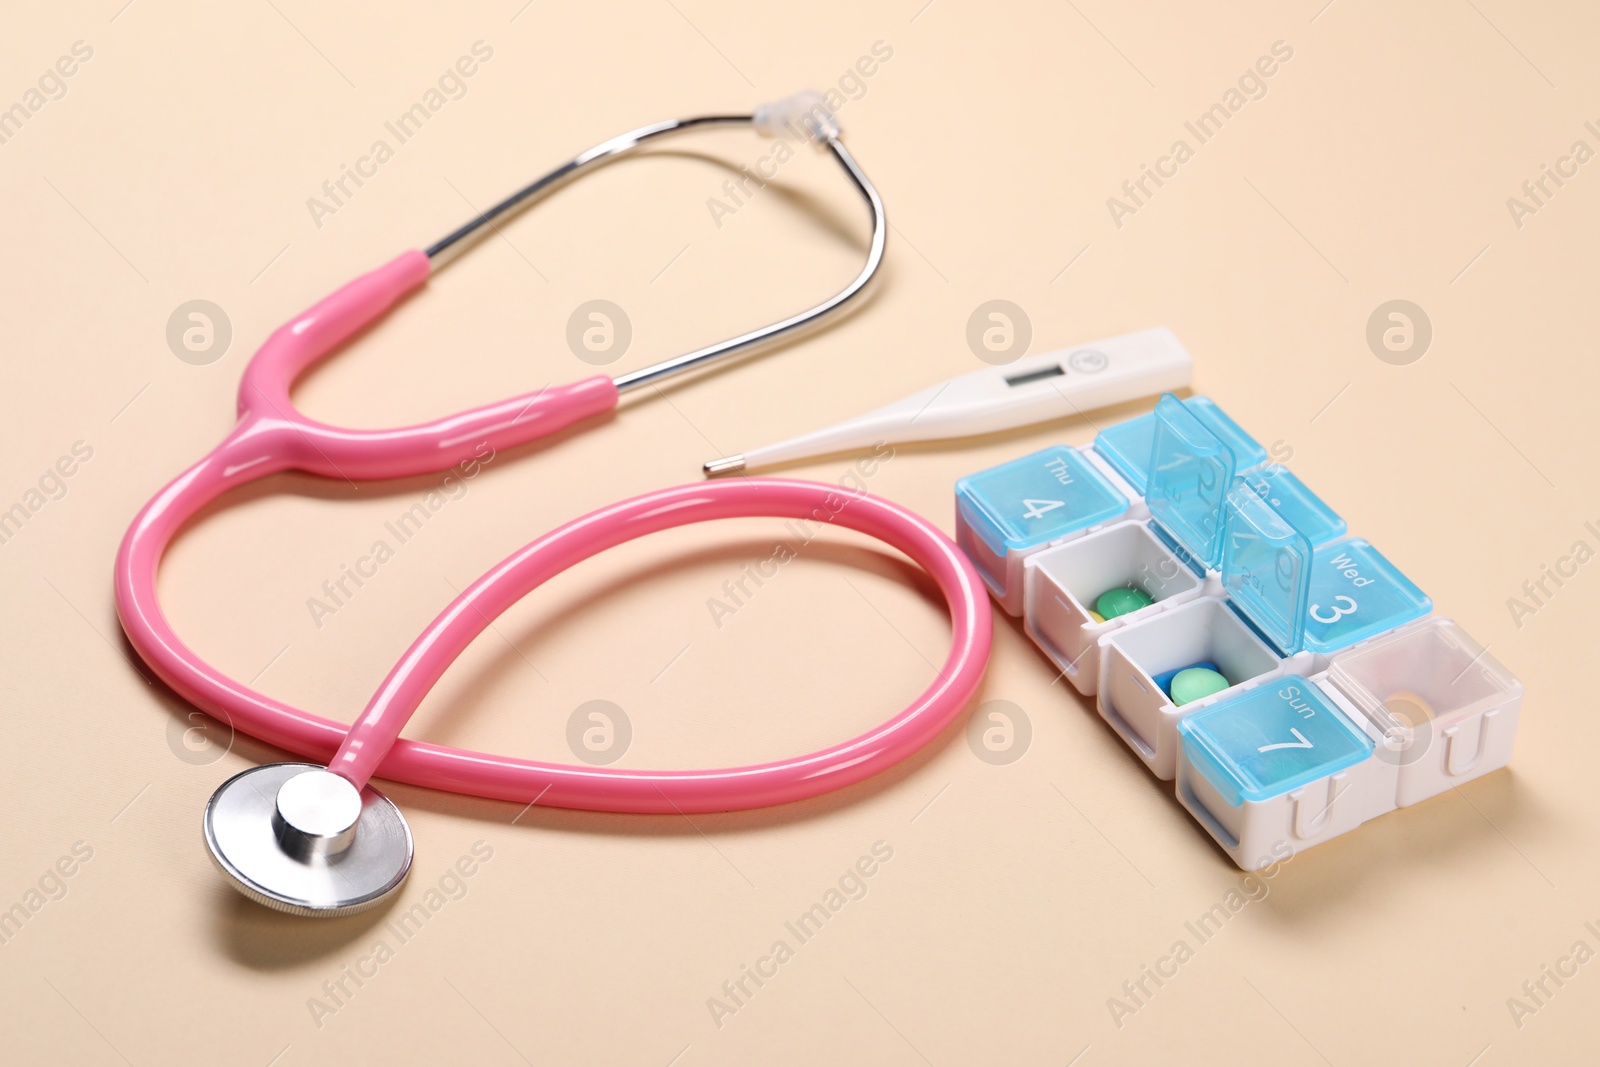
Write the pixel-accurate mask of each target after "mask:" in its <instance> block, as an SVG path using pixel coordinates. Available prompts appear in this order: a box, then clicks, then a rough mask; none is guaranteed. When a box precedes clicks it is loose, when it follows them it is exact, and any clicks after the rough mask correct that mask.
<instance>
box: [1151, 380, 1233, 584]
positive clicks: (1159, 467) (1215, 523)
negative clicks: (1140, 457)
mask: <svg viewBox="0 0 1600 1067" xmlns="http://www.w3.org/2000/svg"><path fill="white" fill-rule="evenodd" d="M1153 414H1154V416H1155V420H1156V423H1155V436H1154V438H1153V443H1152V444H1151V446H1150V475H1149V485H1148V488H1147V490H1146V492H1145V503H1146V504H1148V505H1149V507H1150V517H1151V518H1153V519H1154V520H1155V521H1156V522H1158V523H1160V524H1161V525H1162V526H1163V527H1165V528H1166V530H1167V532H1168V533H1169V534H1171V535H1172V537H1173V538H1174V539H1175V540H1176V541H1177V542H1178V543H1179V544H1180V545H1182V546H1183V547H1184V549H1185V550H1186V551H1187V552H1188V553H1189V554H1190V555H1191V556H1193V557H1194V558H1195V559H1197V560H1199V561H1200V562H1201V563H1203V564H1205V565H1206V566H1207V567H1215V566H1216V565H1217V564H1218V563H1219V562H1220V561H1221V555H1222V553H1221V548H1222V519H1223V501H1224V500H1225V499H1226V498H1227V495H1228V491H1229V490H1230V489H1232V488H1233V478H1234V474H1235V473H1236V472H1237V470H1238V460H1237V458H1236V457H1235V455H1234V451H1233V449H1232V447H1230V446H1229V445H1228V444H1227V442H1225V441H1223V440H1222V438H1220V437H1218V436H1217V435H1216V434H1215V433H1213V432H1212V431H1211V430H1210V429H1208V428H1207V427H1206V425H1205V423H1203V422H1201V421H1200V419H1199V418H1198V417H1197V416H1196V415H1195V413H1194V412H1192V411H1190V410H1189V409H1188V408H1187V407H1185V406H1184V405H1183V403H1182V402H1181V401H1180V400H1179V399H1178V398H1177V397H1175V396H1173V395H1172V394H1171V393H1164V394H1163V395H1162V397H1161V399H1160V400H1158V401H1156V409H1155V411H1154V412H1153Z"/></svg>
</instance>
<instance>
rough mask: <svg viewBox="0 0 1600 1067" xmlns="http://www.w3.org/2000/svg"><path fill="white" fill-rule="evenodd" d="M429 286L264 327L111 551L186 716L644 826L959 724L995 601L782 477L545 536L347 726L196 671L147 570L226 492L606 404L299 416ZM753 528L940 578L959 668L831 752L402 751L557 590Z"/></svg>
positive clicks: (900, 513) (758, 793)
mask: <svg viewBox="0 0 1600 1067" xmlns="http://www.w3.org/2000/svg"><path fill="white" fill-rule="evenodd" d="M428 273H429V260H428V257H427V256H426V255H425V254H424V253H422V252H407V253H404V254H403V255H401V256H399V257H398V258H396V259H395V260H393V261H392V262H390V263H389V264H387V265H385V266H383V267H380V268H379V269H377V270H375V271H373V272H371V273H369V274H366V275H363V276H362V277H360V278H357V279H356V280H354V281H352V282H350V283H349V284H348V285H346V286H344V287H343V288H342V289H340V290H338V291H337V292H335V293H333V294H332V295H330V296H328V297H327V298H326V299H324V300H322V301H321V302H320V303H318V304H316V305H315V306H314V307H312V308H311V309H310V310H308V311H306V312H305V313H304V314H302V315H300V316H299V317H297V318H295V319H294V320H292V321H291V322H289V323H287V324H285V325H284V326H282V327H280V328H279V329H278V330H277V331H275V332H274V333H273V334H272V336H271V337H269V338H268V339H267V341H266V343H265V344H264V345H262V347H261V349H260V350H259V351H258V352H257V353H256V355H255V356H254V357H253V358H252V359H251V361H250V363H249V365H248V366H247V367H246V369H245V372H244V376H243V378H242V380H241V382H240V386H239V404H238V415H239V421H238V423H237V425H235V427H234V429H233V431H232V432H231V433H229V434H228V436H227V437H226V438H225V439H224V440H223V441H222V443H221V444H219V445H218V446H217V447H216V448H215V449H213V450H212V451H211V452H210V453H209V454H208V455H206V456H205V457H204V458H203V459H201V460H200V461H199V462H198V463H196V464H195V465H194V466H192V467H190V468H189V469H188V470H186V471H184V472H183V473H182V474H180V475H179V476H178V477H177V478H175V479H174V480H173V481H172V482H171V483H170V484H168V485H167V486H166V487H165V488H163V489H162V490H161V491H160V492H158V493H157V494H156V495H155V496H154V497H153V498H152V499H151V500H150V502H149V503H147V504H146V505H145V506H144V508H143V509H141V510H140V512H139V514H138V515H137V516H136V517H135V518H134V521H133V524H132V525H131V526H130V527H129V529H128V531H127V533H126V535H125V536H124V538H123V541H122V545H121V548H120V549H119V551H118V553H117V561H116V601H117V612H118V615H119V616H120V618H121V620H122V626H123V629H124V631H125V632H126V633H127V635H128V639H129V641H130V642H132V644H133V646H134V648H135V649H136V650H137V651H138V653H139V655H140V656H141V657H143V659H144V660H145V662H146V663H148V664H149V665H150V666H151V668H152V669H154V670H155V672H156V673H157V674H158V675H159V676H160V677H161V678H162V680H163V681H165V682H166V683H167V684H168V685H169V686H171V687H172V688H173V689H174V690H175V691H176V692H177V693H178V694H179V695H181V696H182V697H183V698H184V699H185V700H187V701H189V702H190V703H192V704H194V705H195V706H196V707H198V708H200V709H202V710H204V711H206V712H208V713H210V714H211V715H213V716H216V717H218V718H220V719H223V720H225V721H227V722H228V723H230V724H231V725H232V726H233V727H234V728H235V729H238V730H242V731H243V732H245V733H247V734H249V735H251V736H253V737H256V738H258V739H260V740H262V741H265V742H267V743H269V744H272V745H275V746H277V747H279V748H283V749H287V750H289V751H290V752H293V753H295V754H296V755H298V756H302V757H305V758H308V759H314V760H317V761H319V762H326V763H327V765H328V766H329V768H330V769H331V770H333V771H334V772H336V773H338V774H340V775H342V776H343V777H345V778H346V779H348V780H349V781H350V782H351V783H353V784H354V785H355V786H356V787H357V788H360V787H363V786H365V785H366V784H367V781H368V780H369V779H370V778H372V777H374V776H379V777H383V778H387V779H390V780H393V781H400V782H407V783H410V784H412V785H418V786H425V787H428V788H432V789H441V790H445V791H448V792H455V793H464V794H469V795H473V796H480V797H486V798H491V799H496V800H509V801H516V802H519V803H531V802H534V801H537V802H539V803H540V804H544V805H548V806H553V807H566V808H582V809H590V810H596V811H623V812H640V813H670V812H680V813H687V812H703V811H730V810H736V809H742V808H754V807H761V806H765V805H769V804H780V803H784V802H787V801H791V800H799V799H802V798H805V797H810V796H815V795H817V794H819V793H824V792H827V791H829V790H833V789H838V788H841V787H843V786H847V785H850V784H853V783H855V782H858V781H861V780H862V779H864V778H867V777H869V776H871V775H873V774H876V773H877V772H879V771H881V770H883V769H885V768H886V767H888V766H890V765H892V764H893V763H895V762H897V761H899V760H902V759H904V758H906V757H907V756H909V755H910V754H911V753H913V752H915V751H916V750H917V749H919V748H920V747H922V746H923V745H925V744H927V743H928V742H929V741H930V740H932V739H933V738H934V737H935V736H937V735H938V734H939V733H940V732H941V731H942V730H943V729H944V728H945V727H946V726H948V725H949V724H950V723H951V722H952V721H953V720H954V719H956V718H957V717H958V716H959V715H960V714H961V712H962V711H963V710H964V709H965V707H966V705H967V702H968V701H969V699H970V698H971V696H972V694H973V693H974V691H975V690H976V689H977V686H978V683H979V681H980V680H981V679H982V676H983V671H984V667H985V665H986V663H987V661H988V655H989V645H990V639H991V627H992V620H991V616H990V611H989V604H988V597H987V593H986V591H985V589H984V586H983V584H982V582H981V580H980V579H979V577H978V575H977V572H976V571H975V570H974V569H973V567H972V564H971V563H970V562H969V561H968V560H967V559H966V557H965V556H964V555H963V554H962V553H961V551H960V550H959V549H958V548H957V547H956V546H955V544H954V543H953V542H951V541H950V539H949V538H948V537H946V536H945V535H944V534H943V533H942V532H941V531H940V530H939V529H938V528H937V527H935V526H933V525H932V524H931V523H929V522H928V521H927V520H925V519H923V518H921V517H919V516H917V515H915V514H913V513H912V512H910V511H907V510H906V509H904V508H902V507H899V506H898V505H895V504H892V503H890V502H888V501H886V500H882V499H879V498H877V497H873V496H869V495H864V494H863V495H854V494H850V493H848V492H846V491H845V490H843V489H841V488H840V487H839V486H836V485H826V484H821V483H816V482H805V481H798V480H792V479H778V478H748V479H742V480H738V481H729V482H707V483H702V484H695V485H685V486H679V487H676V488H672V489H663V490H659V491H657V492H652V493H645V494H643V495H641V496H636V497H633V498H632V499H630V500H625V501H622V502H620V503H617V504H613V505H611V506H609V507H605V508H601V509H599V510H598V511H594V512H591V513H590V514H588V515H585V516H583V517H581V518H578V519H574V520H573V521H571V522H568V523H566V524H565V525H562V526H560V527H558V528H556V529H555V530H552V531H551V532H549V533H547V534H545V535H544V536H543V537H540V538H538V539H537V540H535V541H533V542H532V543H530V544H529V545H527V546H526V547H524V548H522V549H520V550H518V551H517V552H514V553H513V554H512V555H510V556H508V557H507V558H506V559H505V560H503V561H501V562H500V563H499V564H498V565H497V566H495V567H494V568H493V569H492V570H490V571H489V572H488V573H487V574H485V575H484V576H483V577H481V578H479V579H478V580H477V581H476V582H474V583H472V585H471V586H469V587H468V588H467V589H466V590H465V591H464V592H462V593H461V595H460V596H458V597H456V599H455V600H453V601H452V602H451V603H450V605H449V606H448V607H446V608H445V610H444V611H443V612H442V613H441V614H440V615H439V616H438V617H437V618H436V619H434V621H433V622H432V623H431V624H429V626H428V627H427V629H426V630H424V631H423V633H422V634H421V636H419V637H418V638H417V639H416V641H415V642H413V643H412V645H411V647H410V648H409V649H408V650H407V651H406V653H405V655H404V656H403V657H402V658H401V659H400V661H399V662H398V663H397V664H396V665H395V666H394V668H393V669H392V670H391V671H390V672H389V674H388V676H387V677H386V678H385V679H384V681H383V684H382V685H381V686H380V687H379V688H378V691H377V693H376V694H375V695H374V696H373V698H372V700H371V701H370V702H369V703H368V705H367V707H366V710H365V711H363V712H362V714H361V716H360V718H359V719H357V720H356V722H355V724H354V725H353V726H350V727H348V728H347V727H346V726H344V725H343V724H341V723H339V722H336V721H334V720H331V719H325V718H322V717H320V716H317V715H313V714H312V713H310V712H308V711H304V710H302V709H299V708H295V707H292V706H290V705H288V704H285V703H283V702H281V701H278V700H274V699H272V698H271V697H268V696H266V695H265V694H262V693H258V692H256V691H255V690H253V689H251V688H249V687H248V686H246V685H242V684H240V683H239V682H237V681H235V680H234V679H232V678H229V677H228V676H227V675H225V674H223V673H222V672H221V671H218V670H217V669H215V668H214V667H212V666H211V665H209V664H208V663H206V662H205V661H204V660H202V659H201V658H200V657H199V656H198V655H196V654H195V652H194V651H193V650H191V649H190V648H189V647H188V646H187V645H185V644H184V643H183V641H182V640H181V639H180V638H179V637H178V636H177V634H176V633H175V632H174V631H173V630H172V627H171V626H170V625H169V624H168V622H167V620H166V617H165V615H164V614H163V613H162V611H161V606H160V603H159V601H158V599H157V592H156V581H157V573H158V570H159V567H160V562H161V557H162V555H163V554H164V552H165V551H166V548H167V546H168V544H169V543H170V542H171V540H172V538H173V537H174V536H175V535H176V534H177V532H178V531H179V530H180V529H181V528H182V527H183V525H184V524H185V523H186V522H188V521H189V520H190V519H191V518H192V517H193V516H194V515H195V514H196V513H197V512H198V511H199V510H200V509H201V508H203V507H204V506H205V505H207V504H208V503H210V502H211V501H213V500H215V499H217V498H218V497H219V496H221V495H222V494H223V493H224V492H226V491H227V490H229V489H233V488H236V487H238V486H240V485H243V484H246V483H248V482H251V481H255V480H257V479H260V478H263V477H266V476H267V475H269V474H274V473H277V472H280V471H285V470H290V469H295V470H301V471H305V472H308V473H311V474H316V475H320V476H322V477H326V478H341V479H346V480H355V479H363V480H365V479H376V478H398V477H405V476H411V475H417V474H424V473H428V472H432V471H438V470H443V469H445V468H447V467H450V466H453V465H455V464H457V463H459V462H462V461H463V460H466V459H468V458H470V457H471V456H472V455H473V454H474V449H477V448H481V447H482V445H483V444H485V443H487V444H489V445H490V446H491V447H493V448H495V449H496V450H499V449H502V448H508V447H512V446H515V445H519V444H523V443H525V442H527V441H531V440H534V439H536V438H539V437H542V436H545V435H548V434H551V433H554V432H556V431H558V430H560V429H562V428H564V427H566V426H569V425H571V424H573V423H575V422H578V421H580V420H582V419H584V418H587V417H589V416H591V415H596V414H599V413H602V412H605V411H609V410H611V409H612V408H614V407H615V406H616V403H617V388H616V385H615V384H614V382H613V381H612V380H611V379H610V378H606V377H594V378H587V379H584V380H582V381H579V382H575V383H573V384H571V385H565V386H552V387H550V388H547V389H543V390H540V391H539V392H536V393H530V394H526V395H523V396H519V397H514V398H511V399H508V400H504V401H501V402H499V403H495V404H489V405H486V406H484V407H479V408H474V409H471V410H468V411H464V412H461V413H459V414H456V415H452V416H449V417H446V418H442V419H437V420H434V421H432V422H427V423H422V424H419V425H416V426H411V427H406V428H401V429H391V430H351V429H343V428H340V427H335V426H330V425H327V424H325V423H321V422H317V421H315V420H312V419H309V418H307V417H305V416H304V415H301V414H300V413H299V412H298V411H297V410H296V409H295V407H294V405H293V403H292V401H291V400H290V395H289V393H290V388H291V387H292V385H293V383H294V380H295V378H296V377H297V376H298V375H299V374H300V373H301V372H303V371H304V370H305V369H306V368H307V367H308V366H310V365H311V363H313V362H314V361H316V360H317V359H319V358H321V357H323V356H325V355H327V354H328V353H330V352H332V351H333V350H334V349H336V348H337V347H338V346H339V345H341V344H342V343H344V342H345V341H346V340H348V339H349V338H351V337H352V336H353V335H354V334H356V333H357V332H359V331H360V330H361V329H362V328H364V327H366V326H368V325H370V324H371V323H373V322H375V321H376V320H377V319H379V318H381V317H382V316H383V315H384V314H385V313H386V312H387V311H388V309H389V308H390V307H391V306H392V305H393V304H394V303H395V302H396V301H398V300H399V299H400V298H401V297H403V296H404V295H406V294H407V293H409V292H410V291H411V290H413V289H415V288H416V287H418V286H419V285H421V284H422V283H423V282H424V281H426V279H427V277H428ZM841 504H842V506H841ZM751 516H770V517H776V518H812V519H817V520H822V521H828V522H832V523H834V524H836V525H838V526H842V527H845V528H848V529H852V530H856V531H858V532H860V533H863V534H866V535H868V536H871V537H874V538H877V539H878V540H880V541H882V542H884V543H885V544H888V545H890V546H891V547H893V548H896V549H898V550H899V551H901V552H903V553H905V554H906V555H907V556H908V557H910V558H911V560H912V561H914V562H915V563H916V564H918V565H919V566H920V567H921V568H922V569H923V570H925V571H926V572H927V573H928V574H929V575H930V576H931V577H932V578H933V580H934V582H935V583H936V584H937V585H938V586H939V589H940V591H941V592H942V593H943V595H944V598H945V602H946V604H947V606H948V608H949V611H950V618H951V628H952V640H951V648H950V654H949V656H948V657H947V658H946V660H945V662H944V664H943V665H942V666H941V667H940V669H939V672H938V676H937V677H936V678H935V679H934V681H933V682H932V683H931V684H930V685H929V686H928V687H927V689H925V690H924V691H923V692H922V693H921V695H919V696H918V697H917V698H916V700H915V701H913V702H912V703H911V705H910V706H909V707H907V708H906V709H905V710H904V711H902V712H900V714H898V715H896V716H895V717H893V718H892V719H890V720H888V721H887V722H885V723H883V724H882V725H880V726H878V727H876V728H874V729H872V730H869V731H867V732H866V733H864V734H862V735H860V736H859V737H855V738H852V739H851V740H849V741H846V742H844V743H842V744H838V745H834V746H832V747H830V748H826V749H822V750H820V751H817V752H813V753H810V754H808V755H804V756H798V757H794V758H791V759H784V760H777V761H774V762H770V763H760V764H754V765H751V766H747V767H729V768H721V769H715V770H624V769H617V768H614V767H588V766H574V765H566V764H557V763H544V762H539V761H535V760H524V759H516V758H513V757H509V756H499V755H493V754H490V753H484V752H473V751H467V750H464V749H456V748H448V747H445V746H441V745H432V744H427V743H425V742H421V741H411V740H406V739H404V738H401V737H400V736H399V735H400V731H401V730H402V729H403V728H404V727H405V724H406V722H407V720H409V719H410V717H411V715H412V713H413V712H414V711H415V710H416V709H417V706H418V705H419V704H420V703H421V702H422V700H423V698H424V697H425V696H426V695H427V693H428V691H429V690H430V689H431V688H432V687H433V685H434V683H436V682H437V681H438V680H439V678H440V677H441V676H442V675H443V673H444V671H445V669H446V668H447V667H448V666H449V665H450V664H451V663H452V662H453V661H454V660H455V659H456V657H457V656H459V655H460V654H461V652H462V651H463V650H464V649H465V648H466V647H467V645H468V644H469V643H471V641H472V639H473V638H474V637H476V636H477V635H478V634H479V633H481V632H482V631H483V630H484V629H485V628H486V627H487V626H488V625H489V623H490V622H492V621H493V620H494V619H495V618H496V617H498V616H499V615H500V614H501V613H502V612H504V611H505V610H506V609H507V608H509V607H510V606H511V605H512V604H514V603H516V602H517V601H518V600H519V599H520V598H521V597H523V596H525V595H526V594H527V593H528V592H530V591H531V590H533V589H535V588H537V587H538V586H539V585H541V584H542V583H543V582H545V581H546V580H548V579H549V578H550V577H552V576H553V575H555V574H558V573H560V572H561V571H563V570H565V569H566V568H568V567H570V566H572V565H573V564H575V563H577V562H579V561H581V560H584V559H587V558H588V557H590V556H592V555H594V554H596V553H598V552H602V551H604V550H605V549H607V548H610V547H613V546H615V545H618V544H621V543H623V542H625V541H629V540H632V539H634V538H636V537H641V536H644V535H645V534H649V533H654V532H657V531H660V530H665V529H669V528H672V527H676V526H682V525H687V524H689V523H695V522H704V521H708V520H712V519H725V518H739V517H751Z"/></svg>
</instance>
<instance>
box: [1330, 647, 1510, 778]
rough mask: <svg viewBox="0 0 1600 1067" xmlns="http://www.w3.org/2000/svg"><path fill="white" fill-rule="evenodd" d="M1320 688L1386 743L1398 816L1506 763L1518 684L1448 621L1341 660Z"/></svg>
mask: <svg viewBox="0 0 1600 1067" xmlns="http://www.w3.org/2000/svg"><path fill="white" fill-rule="evenodd" d="M1328 681H1329V682H1330V683H1331V684H1332V685H1333V686H1334V687H1336V688H1337V689H1338V690H1339V692H1340V693H1342V694H1343V695H1344V696H1345V697H1347V698H1348V699H1349V700H1350V702H1351V703H1352V704H1354V705H1355V706H1356V707H1357V708H1359V709H1360V710H1361V711H1362V712H1363V713H1364V714H1365V715H1366V716H1367V717H1368V718H1369V719H1371V720H1372V721H1373V722H1374V723H1376V724H1378V726H1379V727H1380V728H1381V729H1382V730H1383V731H1384V733H1385V735H1386V736H1387V737H1388V738H1389V739H1390V745H1391V748H1392V749H1394V750H1395V752H1394V755H1393V756H1392V757H1391V758H1393V759H1395V760H1396V761H1397V762H1398V763H1399V765H1400V782H1399V787H1398V793H1397V796H1396V802H1397V803H1398V804H1399V805H1400V806H1401V807H1404V806H1406V805H1408V804H1415V803H1416V802H1417V801H1419V800H1426V799H1427V798H1428V797H1431V796H1434V795H1436V794H1438V793H1442V792H1443V791H1444V790H1446V789H1448V788H1450V787H1451V786H1453V785H1460V784H1461V783H1462V782H1468V781H1471V780H1472V779H1474V778H1477V777H1480V776H1482V775H1485V774H1488V773H1489V772H1490V771H1494V770H1498V769H1499V768H1501V767H1504V766H1505V765H1506V764H1507V763H1509V762H1510V761H1511V749H1512V745H1513V742H1514V741H1515V739H1516V732H1517V720H1518V718H1519V716H1520V714H1521V710H1522V683H1521V682H1519V681H1518V680H1517V679H1516V678H1515V677H1514V676H1513V675H1512V674H1511V673H1510V672H1509V671H1507V670H1506V669H1505V668H1504V667H1503V666H1501V665H1500V663H1499V661H1498V660H1496V659H1495V658H1494V657H1493V656H1491V655H1489V654H1488V653H1487V652H1486V651H1485V650H1484V648H1483V646H1482V645H1480V644H1478V642H1477V641H1475V640H1473V639H1472V637H1471V635H1469V634H1468V633H1467V632H1466V631H1465V630H1463V629H1462V628H1461V627H1460V626H1459V625H1457V624H1456V622H1455V621H1454V620H1453V619H1448V618H1444V617H1441V616H1432V617H1430V618H1427V619H1423V620H1422V621H1420V622H1417V623H1414V624H1412V625H1410V626H1407V627H1404V628H1402V629H1399V630H1395V631H1393V632H1392V633H1389V634H1385V635H1383V636H1381V637H1376V638H1373V639H1371V640H1369V641H1367V642H1365V643H1363V644H1361V645H1358V646H1356V647H1355V648H1353V649H1351V650H1349V651H1348V652H1342V653H1339V654H1337V655H1335V656H1334V657H1333V659H1332V661H1331V662H1330V663H1329V665H1328Z"/></svg>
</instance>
